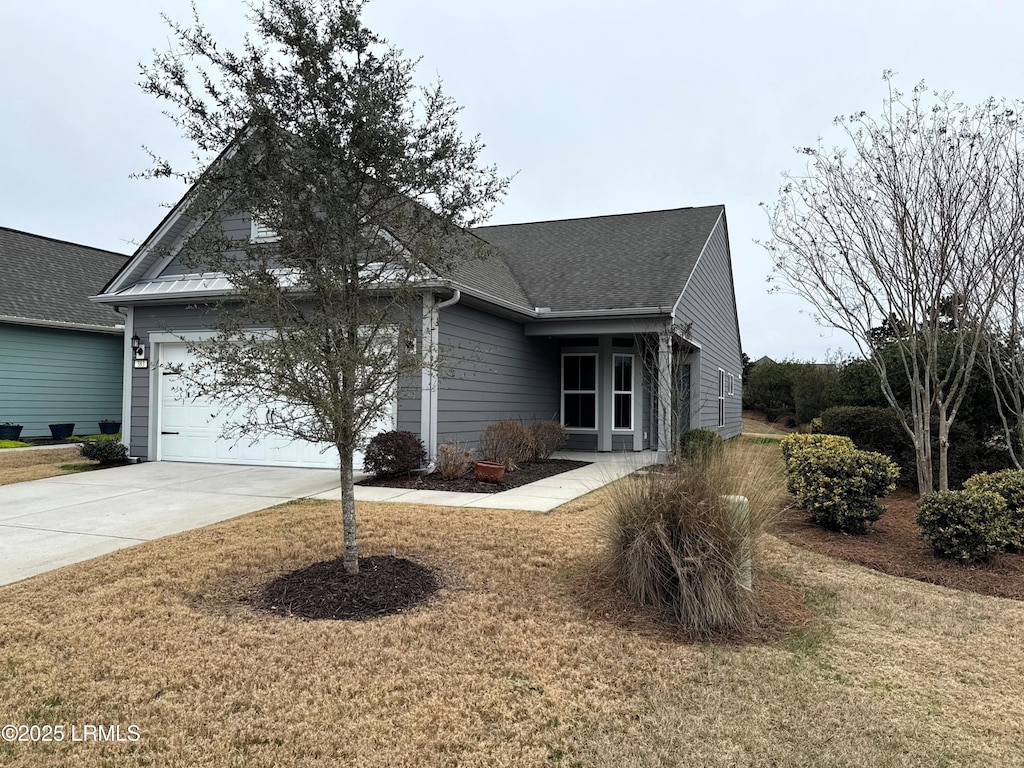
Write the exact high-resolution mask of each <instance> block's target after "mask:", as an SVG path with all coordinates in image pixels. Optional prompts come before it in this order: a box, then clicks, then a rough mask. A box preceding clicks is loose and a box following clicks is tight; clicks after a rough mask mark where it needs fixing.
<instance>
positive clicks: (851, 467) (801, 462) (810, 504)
mask: <svg viewBox="0 0 1024 768" xmlns="http://www.w3.org/2000/svg"><path fill="white" fill-rule="evenodd" d="M786 472H787V487H788V489H789V491H790V493H792V494H793V495H794V496H795V497H796V499H797V502H798V503H799V504H800V506H802V507H803V508H804V509H806V510H807V511H808V512H810V513H811V517H812V519H813V520H814V522H815V523H817V524H818V525H821V526H823V527H825V528H828V529H830V530H834V531H842V532H843V533H866V532H867V529H868V526H869V525H870V524H871V523H873V522H874V521H875V520H877V519H878V518H880V517H881V516H882V514H883V513H884V512H885V507H883V506H882V505H881V504H880V503H879V502H878V499H880V498H883V497H885V496H888V495H889V494H890V493H892V492H893V490H894V489H895V488H896V480H897V479H898V478H899V469H897V467H896V465H895V464H893V462H892V461H891V460H890V459H889V457H888V456H883V455H882V454H880V453H873V452H871V451H858V450H856V449H853V448H849V447H848V446H846V445H845V444H843V443H840V444H839V445H838V446H836V445H832V446H817V447H814V446H812V447H807V448H801V449H799V450H796V451H795V452H793V453H792V455H791V457H790V459H789V461H787V463H786Z"/></svg>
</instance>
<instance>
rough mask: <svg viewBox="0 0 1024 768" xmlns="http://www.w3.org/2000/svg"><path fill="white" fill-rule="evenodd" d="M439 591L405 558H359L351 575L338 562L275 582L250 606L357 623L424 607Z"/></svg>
mask: <svg viewBox="0 0 1024 768" xmlns="http://www.w3.org/2000/svg"><path fill="white" fill-rule="evenodd" d="M438 589H440V585H439V583H438V580H437V578H436V577H435V575H434V573H433V571H431V570H430V569H429V568H427V567H426V566H423V565H420V564H419V563H414V562H412V561H411V560H406V559H405V558H404V557H392V556H389V555H373V556H371V557H361V558H359V573H358V574H357V575H355V576H350V575H349V574H348V573H346V572H345V566H344V560H343V558H340V557H339V558H337V559H336V560H325V561H323V562H319V563H313V564H312V565H309V566H306V567H305V568H300V569H299V570H297V571H292V572H291V573H286V574H284V575H283V576H280V577H279V578H277V579H274V581H272V582H270V583H269V584H267V585H266V586H265V587H263V589H262V590H260V591H259V592H257V593H256V594H255V596H254V597H253V598H252V599H251V601H250V602H251V603H252V605H253V607H255V608H258V609H260V610H264V611H269V612H271V613H276V614H279V615H282V616H300V617H302V618H306V619H349V620H356V621H361V620H364V619H372V618H376V617H377V616H388V615H390V614H393V613H400V612H402V611H404V610H406V609H408V608H411V607H413V606H415V605H419V604H420V603H423V602H426V601H427V600H429V599H430V598H431V597H433V596H434V595H435V594H436V593H437V591H438Z"/></svg>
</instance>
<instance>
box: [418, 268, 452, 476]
mask: <svg viewBox="0 0 1024 768" xmlns="http://www.w3.org/2000/svg"><path fill="white" fill-rule="evenodd" d="M453 290H454V293H453V294H452V296H451V298H448V299H445V300H444V301H437V302H435V301H434V300H433V295H431V296H430V297H429V299H428V300H429V301H430V302H431V304H430V308H429V310H428V311H427V312H426V313H425V317H424V327H423V344H424V357H425V360H424V363H425V364H424V366H423V387H422V389H421V399H420V431H421V432H422V434H421V438H422V439H423V442H424V443H426V446H427V460H428V464H427V467H426V472H425V474H430V473H431V472H433V471H434V470H435V469H436V468H437V418H438V417H437V399H438V398H437V392H438V386H439V376H438V372H437V347H438V344H439V341H440V330H439V327H438V326H439V323H440V314H441V310H442V309H445V308H447V307H451V306H454V305H456V304H458V303H459V301H460V300H461V299H462V291H460V290H459V289H458V288H454V289H453ZM425 298H426V297H425ZM424 400H425V401H426V402H424Z"/></svg>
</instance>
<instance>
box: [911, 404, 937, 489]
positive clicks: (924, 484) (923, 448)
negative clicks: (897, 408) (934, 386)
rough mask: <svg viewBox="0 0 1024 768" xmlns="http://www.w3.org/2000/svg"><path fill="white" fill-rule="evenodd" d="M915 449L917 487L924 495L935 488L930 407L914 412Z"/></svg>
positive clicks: (918, 408) (919, 405) (919, 408)
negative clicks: (933, 483)
mask: <svg viewBox="0 0 1024 768" xmlns="http://www.w3.org/2000/svg"><path fill="white" fill-rule="evenodd" d="M914 450H915V452H916V458H917V488H918V491H919V492H920V494H921V495H922V496H927V495H928V494H930V493H931V492H932V490H933V486H932V482H933V479H932V478H933V471H934V468H933V466H932V429H931V411H930V409H927V408H924V407H921V404H920V403H918V407H917V408H916V409H915V413H914Z"/></svg>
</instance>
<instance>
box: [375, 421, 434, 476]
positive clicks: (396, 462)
mask: <svg viewBox="0 0 1024 768" xmlns="http://www.w3.org/2000/svg"><path fill="white" fill-rule="evenodd" d="M426 458H427V451H426V449H425V448H424V447H423V442H422V441H421V440H420V439H419V438H418V437H416V435H414V434H413V433H412V432H407V431H405V430H394V431H391V432H381V433H380V434H379V435H375V436H374V437H373V438H372V439H371V440H370V444H369V445H368V446H366V454H365V455H364V457H363V471H364V472H371V473H373V474H375V475H381V476H392V475H408V474H409V473H410V472H412V471H413V470H414V469H418V468H419V467H422V466H423V462H424V461H425V460H426Z"/></svg>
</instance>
